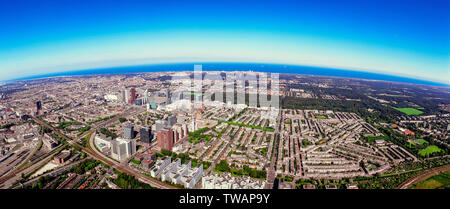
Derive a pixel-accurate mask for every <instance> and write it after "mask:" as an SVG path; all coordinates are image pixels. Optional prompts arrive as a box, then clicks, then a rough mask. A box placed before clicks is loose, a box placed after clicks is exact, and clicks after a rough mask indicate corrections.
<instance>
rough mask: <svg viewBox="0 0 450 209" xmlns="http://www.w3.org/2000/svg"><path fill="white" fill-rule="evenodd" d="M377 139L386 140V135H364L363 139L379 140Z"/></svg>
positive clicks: (368, 140)
mask: <svg viewBox="0 0 450 209" xmlns="http://www.w3.org/2000/svg"><path fill="white" fill-rule="evenodd" d="M379 139H383V140H387V139H388V137H386V136H366V137H364V140H366V141H367V142H374V141H375V140H379Z"/></svg>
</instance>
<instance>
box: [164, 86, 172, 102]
mask: <svg viewBox="0 0 450 209" xmlns="http://www.w3.org/2000/svg"><path fill="white" fill-rule="evenodd" d="M165 94H166V99H167V101H166V104H170V102H171V101H170V100H171V99H170V89H169V88H167V89H166V92H165Z"/></svg>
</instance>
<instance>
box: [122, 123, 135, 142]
mask: <svg viewBox="0 0 450 209" xmlns="http://www.w3.org/2000/svg"><path fill="white" fill-rule="evenodd" d="M123 137H124V138H126V139H132V138H134V127H133V126H132V125H126V126H125V128H124V129H123Z"/></svg>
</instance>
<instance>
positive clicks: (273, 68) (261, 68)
mask: <svg viewBox="0 0 450 209" xmlns="http://www.w3.org/2000/svg"><path fill="white" fill-rule="evenodd" d="M199 64H201V65H202V70H203V71H254V72H266V73H288V74H301V75H315V76H331V77H343V78H356V79H369V80H380V81H391V82H401V83H410V84H423V85H431V86H444V87H450V84H445V83H439V82H433V81H426V80H420V79H415V78H408V77H402V76H395V75H387V74H380V73H372V72H363V71H354V70H345V69H336V68H325V67H312V66H302V65H283V64H265V63H218V62H217V63H216V62H215V63H176V64H152V65H137V66H124V67H110V68H97V69H85V70H74V71H66V72H58V73H50V74H42V75H37V76H29V77H23V78H19V79H15V80H11V81H18V80H29V79H38V78H49V77H56V76H77V75H97V74H100V75H101V74H130V73H145V72H177V71H193V69H194V65H199Z"/></svg>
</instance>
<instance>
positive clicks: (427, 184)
mask: <svg viewBox="0 0 450 209" xmlns="http://www.w3.org/2000/svg"><path fill="white" fill-rule="evenodd" d="M447 172H448V171H447ZM449 185H450V178H449V176H448V175H446V173H440V174H439V175H436V176H433V177H431V178H428V179H426V180H425V181H422V182H420V183H418V184H417V185H415V186H413V187H412V188H413V189H437V188H441V187H446V186H449Z"/></svg>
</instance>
